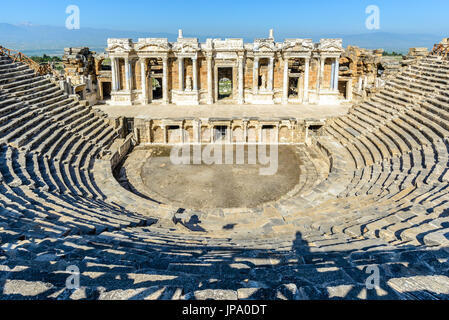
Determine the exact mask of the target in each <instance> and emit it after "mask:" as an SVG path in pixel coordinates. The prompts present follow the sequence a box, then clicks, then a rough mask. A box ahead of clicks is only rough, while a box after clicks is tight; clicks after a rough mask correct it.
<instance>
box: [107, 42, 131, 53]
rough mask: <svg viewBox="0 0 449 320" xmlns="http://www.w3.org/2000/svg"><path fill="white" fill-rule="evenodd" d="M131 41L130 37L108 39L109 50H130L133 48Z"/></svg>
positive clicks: (125, 51)
mask: <svg viewBox="0 0 449 320" xmlns="http://www.w3.org/2000/svg"><path fill="white" fill-rule="evenodd" d="M133 47H134V46H133V42H132V40H131V39H108V51H109V52H124V53H127V52H130V51H131V50H133Z"/></svg>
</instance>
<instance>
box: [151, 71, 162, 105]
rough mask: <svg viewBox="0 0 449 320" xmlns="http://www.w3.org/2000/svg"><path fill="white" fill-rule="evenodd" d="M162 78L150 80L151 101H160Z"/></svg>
mask: <svg viewBox="0 0 449 320" xmlns="http://www.w3.org/2000/svg"><path fill="white" fill-rule="evenodd" d="M162 89H163V88H162V78H160V77H157V78H151V90H152V92H151V97H152V100H162V95H163V94H162Z"/></svg>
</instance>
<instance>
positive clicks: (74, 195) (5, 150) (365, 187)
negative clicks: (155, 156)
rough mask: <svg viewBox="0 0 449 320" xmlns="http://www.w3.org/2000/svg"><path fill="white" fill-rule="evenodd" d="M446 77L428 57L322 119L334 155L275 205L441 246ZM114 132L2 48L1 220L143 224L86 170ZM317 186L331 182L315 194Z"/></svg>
mask: <svg viewBox="0 0 449 320" xmlns="http://www.w3.org/2000/svg"><path fill="white" fill-rule="evenodd" d="M448 81H449V64H448V62H446V61H442V60H440V59H438V58H434V57H428V58H426V59H423V60H421V61H420V62H419V63H416V64H415V65H412V66H411V67H410V68H409V69H408V70H406V71H404V72H402V73H401V74H399V75H398V76H396V77H395V78H394V79H392V80H391V81H389V82H388V84H387V86H386V87H385V88H384V89H383V90H381V91H380V92H379V93H378V94H376V95H374V96H373V97H371V98H370V100H369V101H366V102H364V103H362V104H360V105H357V106H355V107H354V108H352V109H351V111H350V113H349V114H348V115H346V116H343V117H340V118H337V119H334V120H332V121H331V123H330V124H329V125H327V126H326V127H325V129H324V135H327V137H325V136H323V137H321V138H319V139H318V143H319V144H321V145H322V146H323V147H324V148H325V149H326V148H327V149H328V151H329V155H330V158H331V162H332V163H333V165H334V168H333V171H332V172H331V174H330V175H329V178H328V179H327V180H326V181H324V182H323V183H322V184H320V185H318V186H316V187H315V188H314V189H313V190H311V191H309V192H306V193H305V194H303V195H301V196H299V197H297V198H294V199H290V200H285V201H284V202H282V203H280V205H279V210H281V211H282V210H284V211H283V214H284V215H285V217H288V216H289V215H291V214H293V216H291V217H290V219H289V221H291V222H292V223H294V224H295V225H303V226H304V225H310V226H311V227H312V228H315V229H318V230H321V231H324V232H325V233H331V234H332V233H337V232H343V233H347V234H348V235H349V236H364V237H367V238H370V237H376V238H382V239H386V240H388V241H391V242H392V243H403V242H407V241H408V242H415V243H418V244H432V245H433V244H436V245H440V244H446V243H447V242H446V241H447V238H446V237H445V234H446V233H447V228H446V227H447V222H448V221H449V220H448V219H447V218H446V215H447V203H449V202H448V201H447V199H448V196H447V191H446V189H447V186H448V183H447V181H448V180H447V178H448V176H449V175H448V173H447V172H448V170H447V168H446V167H447V163H448V148H449V145H448V142H447V137H448V135H449V127H448V126H447V125H446V123H447V120H449V94H448V92H449V91H448V90H447V89H448V88H449V87H448ZM117 136H118V132H116V131H115V130H114V129H113V128H112V127H111V126H109V125H108V122H107V120H106V117H105V115H104V114H101V113H98V112H94V111H93V110H91V109H90V108H88V107H85V106H81V105H79V104H78V103H77V102H76V101H75V100H73V99H72V98H70V97H68V96H66V95H65V94H64V93H63V92H62V91H61V90H60V89H59V88H58V86H56V85H55V84H53V83H52V82H51V81H50V80H49V79H47V78H45V77H41V76H36V75H35V74H34V72H33V71H31V70H30V69H29V68H28V67H27V66H26V65H23V64H21V63H13V62H12V61H11V60H10V59H9V58H7V57H0V145H1V148H0V172H1V184H0V188H1V190H0V197H1V199H0V201H1V210H2V214H1V215H0V219H1V220H2V221H1V222H4V223H8V224H9V225H12V224H11V223H12V221H16V222H17V223H16V225H17V228H28V229H32V228H33V227H35V226H38V230H39V232H50V233H52V234H55V235H67V234H77V233H92V234H98V233H102V232H105V231H120V230H122V229H123V230H124V229H126V228H127V227H131V228H132V227H141V226H145V225H151V224H152V223H153V222H154V219H151V218H150V217H148V216H144V215H139V213H138V212H137V213H136V212H132V211H129V210H126V208H125V207H126V203H124V202H120V201H119V200H120V199H119V200H118V201H115V200H116V199H117V198H114V201H111V200H110V199H108V197H107V195H105V194H104V193H103V190H102V188H101V186H100V187H99V186H98V185H97V181H96V180H95V179H94V177H93V172H92V170H93V167H94V164H95V160H96V157H97V155H98V154H99V153H100V151H101V150H103V149H105V148H108V146H109V145H110V144H111V143H112V142H113V141H114V139H115V138H116V137H117ZM339 159H344V160H345V162H344V164H345V165H344V166H343V165H340V166H338V163H337V162H338V160H339ZM348 164H349V165H348ZM351 167H353V170H352V169H351ZM342 176H344V179H343V180H344V181H345V182H344V183H342V185H340V186H336V185H334V184H333V182H334V180H333V179H336V180H335V181H340V180H341V177H342ZM323 188H326V190H328V189H329V190H330V189H332V188H333V189H332V192H328V193H327V197H324V196H323ZM117 197H119V196H117ZM317 199H320V200H319V201H316V200H317ZM354 199H358V200H356V201H354ZM362 199H363V201H361V200H362ZM325 201H328V202H327V203H324V202H325ZM328 203H331V204H332V205H331V206H329V207H326V205H327V204H328ZM318 204H319V205H318ZM292 207H293V208H297V210H292ZM297 212H301V214H299V215H298V214H297ZM317 212H319V214H318V213H317ZM295 214H296V216H295ZM311 217H312V218H311ZM161 230H163V229H161ZM168 231H169V230H167V232H168ZM39 232H36V233H39ZM183 236H184V235H183ZM174 237H176V236H174Z"/></svg>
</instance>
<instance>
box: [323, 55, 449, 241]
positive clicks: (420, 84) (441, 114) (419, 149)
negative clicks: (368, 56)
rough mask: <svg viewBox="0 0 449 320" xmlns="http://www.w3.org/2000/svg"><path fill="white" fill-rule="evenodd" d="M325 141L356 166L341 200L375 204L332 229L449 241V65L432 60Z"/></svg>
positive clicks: (400, 78)
mask: <svg viewBox="0 0 449 320" xmlns="http://www.w3.org/2000/svg"><path fill="white" fill-rule="evenodd" d="M323 135H326V136H328V137H330V138H331V139H332V140H336V141H338V142H339V143H341V144H342V145H343V146H345V148H346V149H347V151H348V153H349V154H350V155H351V158H352V159H353V162H354V166H355V170H354V171H353V174H351V175H352V180H351V183H350V184H348V186H347V188H346V189H345V190H344V192H342V193H340V194H339V198H340V199H345V198H347V199H348V200H349V201H352V203H355V202H360V199H369V200H368V202H366V203H364V204H363V207H362V206H358V207H357V208H355V209H354V210H353V211H351V210H344V209H343V208H342V209H341V210H339V211H338V212H339V213H340V215H339V217H340V219H338V218H336V219H332V220H331V221H330V222H329V223H328V224H327V227H328V228H333V229H334V230H335V231H337V230H338V231H342V232H347V233H348V234H350V235H353V236H375V237H382V238H383V239H387V240H390V241H399V242H400V241H404V242H409V243H410V242H414V243H416V244H426V245H447V244H448V243H449V241H448V235H449V218H448V213H449V201H448V200H449V188H448V187H449V167H448V161H449V141H448V137H449V63H448V62H447V61H444V60H441V59H440V58H438V57H433V56H429V57H427V58H425V59H422V60H421V61H419V62H418V63H416V64H414V65H411V66H409V67H408V68H407V69H406V70H405V71H403V72H401V73H400V74H398V75H397V76H395V77H394V78H393V79H391V80H390V81H388V82H387V84H386V87H385V88H383V89H382V90H381V91H380V92H378V93H377V94H375V95H373V96H372V97H371V98H369V99H368V101H365V102H363V103H361V104H359V105H356V106H354V107H353V108H351V110H350V112H349V114H347V115H345V116H343V117H339V118H336V119H333V120H332V121H330V123H328V125H327V126H326V127H325V128H324V130H323ZM323 139H324V138H323ZM355 198H359V200H355ZM345 202H348V201H345ZM321 209H322V208H321ZM333 210H335V208H333ZM345 212H347V213H349V215H348V216H347V217H344V216H345ZM323 214H324V215H325V213H324V211H323ZM339 222H341V223H339ZM330 223H331V224H332V226H331V225H330Z"/></svg>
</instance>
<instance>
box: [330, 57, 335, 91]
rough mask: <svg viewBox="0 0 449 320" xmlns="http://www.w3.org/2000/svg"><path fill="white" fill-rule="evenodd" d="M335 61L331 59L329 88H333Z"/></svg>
mask: <svg viewBox="0 0 449 320" xmlns="http://www.w3.org/2000/svg"><path fill="white" fill-rule="evenodd" d="M334 77H335V61H332V68H331V81H330V88H331V90H334V85H335V79H334Z"/></svg>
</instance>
